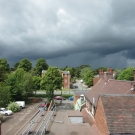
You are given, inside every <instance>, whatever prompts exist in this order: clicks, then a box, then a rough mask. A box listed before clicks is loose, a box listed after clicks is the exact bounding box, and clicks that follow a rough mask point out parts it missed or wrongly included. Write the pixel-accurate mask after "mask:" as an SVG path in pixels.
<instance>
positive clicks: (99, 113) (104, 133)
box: [95, 98, 108, 135]
mask: <svg viewBox="0 0 135 135" xmlns="http://www.w3.org/2000/svg"><path fill="white" fill-rule="evenodd" d="M95 122H96V126H97V128H98V130H99V131H100V133H101V135H108V129H107V124H106V119H105V115H104V110H103V106H102V102H101V99H100V98H99V100H98V105H97V110H96V114H95Z"/></svg>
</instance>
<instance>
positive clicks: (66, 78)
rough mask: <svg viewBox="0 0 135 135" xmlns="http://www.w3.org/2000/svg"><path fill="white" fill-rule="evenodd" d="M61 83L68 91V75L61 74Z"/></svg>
mask: <svg viewBox="0 0 135 135" xmlns="http://www.w3.org/2000/svg"><path fill="white" fill-rule="evenodd" d="M63 78H64V79H63V83H64V88H67V89H69V88H70V75H69V74H63Z"/></svg>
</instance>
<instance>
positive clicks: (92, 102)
mask: <svg viewBox="0 0 135 135" xmlns="http://www.w3.org/2000/svg"><path fill="white" fill-rule="evenodd" d="M102 74H103V73H102ZM108 75H109V76H108ZM112 75H113V74H112ZM110 77H111V76H110V74H105V75H102V76H100V79H99V80H98V81H97V83H96V84H95V85H94V86H93V87H92V88H91V90H90V91H89V92H88V93H86V94H85V99H86V107H85V108H84V109H83V110H82V111H81V112H82V114H83V116H84V122H87V123H89V124H90V125H96V126H97V128H98V129H99V131H100V133H101V135H116V134H117V135H126V133H131V134H133V132H132V131H134V130H133V125H132V130H131V131H129V132H126V130H125V131H124V130H123V132H122V129H121V131H120V132H119V131H118V130H113V129H109V127H108V126H109V125H107V124H108V123H107V122H109V121H107V118H108V117H110V116H108V115H107V113H109V112H106V114H105V109H106V107H107V106H104V104H103V102H104V101H102V99H103V98H102V97H101V96H100V95H105V94H110V95H111V96H112V97H111V98H110V100H109V98H108V99H107V98H106V100H108V101H106V103H108V105H109V104H110V108H111V107H113V106H114V105H113V104H111V103H110V101H113V100H116V98H113V97H114V95H115V96H116V97H120V96H117V95H116V94H118V95H121V98H120V100H121V103H119V107H118V109H120V110H121V108H120V105H121V106H122V105H124V104H126V102H128V100H129V101H130V99H132V101H130V102H133V103H134V102H135V98H134V94H135V81H120V80H115V79H109V78H110ZM127 94H128V95H127ZM129 94H130V95H131V96H129ZM122 95H123V96H124V95H127V97H126V98H125V99H122V98H123V96H122ZM132 96H133V97H132ZM131 97H132V98H131ZM123 100H125V101H126V102H125V101H123ZM101 101H102V104H101ZM117 102H118V101H117ZM115 104H117V103H116V102H115ZM131 104H132V103H131ZM126 105H129V104H128V103H127V104H126ZM129 106H130V105H129ZM132 107H133V108H130V107H129V108H130V109H131V110H132V111H133V112H134V110H135V104H134V105H133V104H132ZM127 108H128V107H127ZM101 111H102V112H101ZM110 111H111V110H110ZM116 111H117V109H116ZM123 111H124V110H121V112H120V111H119V113H127V112H126V108H125V112H123ZM111 112H112V113H113V111H111ZM129 113H131V112H129ZM114 115H116V114H115V113H114ZM129 115H130V114H129ZM131 116H132V115H131ZM120 117H121V116H120ZM124 117H126V116H125V114H124V115H123V117H121V119H120V120H121V121H123V123H122V124H124V122H125V124H126V121H124V120H123V118H124ZM133 119H134V117H133ZM128 120H130V119H128ZM134 120H135V119H134ZM104 122H105V123H104ZM116 123H117V121H116ZM129 123H130V122H129ZM109 124H111V123H109ZM114 124H115V122H114ZM130 124H131V123H130ZM104 125H106V126H104ZM111 125H112V124H111ZM114 126H115V125H114ZM118 128H119V127H118ZM113 131H115V133H114V132H113ZM127 131H128V129H127ZM118 132H119V133H118ZM122 133H123V134H122Z"/></svg>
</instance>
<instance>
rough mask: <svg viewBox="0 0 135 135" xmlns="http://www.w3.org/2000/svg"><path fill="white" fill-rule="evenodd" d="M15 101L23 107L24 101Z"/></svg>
mask: <svg viewBox="0 0 135 135" xmlns="http://www.w3.org/2000/svg"><path fill="white" fill-rule="evenodd" d="M15 103H16V104H18V105H19V106H20V108H24V107H25V101H16V102H15Z"/></svg>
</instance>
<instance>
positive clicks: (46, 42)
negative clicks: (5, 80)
mask: <svg viewBox="0 0 135 135" xmlns="http://www.w3.org/2000/svg"><path fill="white" fill-rule="evenodd" d="M0 58H6V59H7V61H8V62H9V64H10V66H11V67H13V65H14V64H15V63H16V62H18V61H20V60H21V59H23V58H28V59H29V60H30V61H31V62H32V63H33V67H34V66H35V62H36V60H37V59H39V58H45V60H46V62H47V63H48V64H49V65H50V66H57V67H65V66H69V67H77V66H80V65H83V64H87V65H90V66H91V67H92V68H93V69H94V68H98V67H101V66H103V67H112V68H125V67H129V66H135V0H0Z"/></svg>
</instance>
